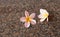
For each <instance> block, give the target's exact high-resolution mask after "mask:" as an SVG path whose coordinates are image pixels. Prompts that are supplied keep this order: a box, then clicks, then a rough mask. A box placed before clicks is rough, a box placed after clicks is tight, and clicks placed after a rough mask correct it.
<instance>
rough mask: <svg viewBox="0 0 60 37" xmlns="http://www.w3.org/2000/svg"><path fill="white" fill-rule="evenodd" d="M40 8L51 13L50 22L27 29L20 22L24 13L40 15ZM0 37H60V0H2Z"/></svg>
mask: <svg viewBox="0 0 60 37" xmlns="http://www.w3.org/2000/svg"><path fill="white" fill-rule="evenodd" d="M40 8H44V9H46V10H47V11H48V12H49V14H50V15H49V22H48V23H47V22H46V21H44V22H43V24H41V23H37V24H36V25H34V26H33V25H31V26H30V27H29V28H25V27H24V24H23V23H21V22H20V20H19V19H20V17H22V16H24V11H25V10H27V11H29V13H30V14H31V13H33V12H35V13H36V15H39V9H40ZM35 19H36V20H37V22H38V20H39V19H38V18H37V17H35ZM0 37H60V0H0Z"/></svg>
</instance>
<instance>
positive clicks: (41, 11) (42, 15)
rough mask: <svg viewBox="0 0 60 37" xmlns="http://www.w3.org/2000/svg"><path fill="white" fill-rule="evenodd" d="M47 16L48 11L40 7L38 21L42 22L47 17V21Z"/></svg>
mask: <svg viewBox="0 0 60 37" xmlns="http://www.w3.org/2000/svg"><path fill="white" fill-rule="evenodd" d="M48 16H49V13H48V12H47V10H45V9H40V15H38V18H40V22H43V21H44V20H45V19H47V22H48Z"/></svg>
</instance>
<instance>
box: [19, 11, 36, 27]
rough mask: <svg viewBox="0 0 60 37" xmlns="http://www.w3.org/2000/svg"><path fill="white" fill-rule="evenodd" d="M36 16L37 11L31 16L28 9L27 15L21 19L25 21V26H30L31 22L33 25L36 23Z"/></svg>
mask: <svg viewBox="0 0 60 37" xmlns="http://www.w3.org/2000/svg"><path fill="white" fill-rule="evenodd" d="M34 17H35V13H32V14H31V15H30V16H29V13H28V11H25V17H21V18H20V21H21V22H24V25H25V27H26V28H28V27H29V26H30V23H31V24H32V25H34V24H36V20H34V19H33V18H34Z"/></svg>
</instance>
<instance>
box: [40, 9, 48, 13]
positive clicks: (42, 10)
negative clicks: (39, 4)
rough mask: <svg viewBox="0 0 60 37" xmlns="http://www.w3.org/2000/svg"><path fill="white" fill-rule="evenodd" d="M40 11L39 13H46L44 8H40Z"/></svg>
mask: <svg viewBox="0 0 60 37" xmlns="http://www.w3.org/2000/svg"><path fill="white" fill-rule="evenodd" d="M40 13H41V14H44V13H47V14H48V12H47V10H45V9H40Z"/></svg>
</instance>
